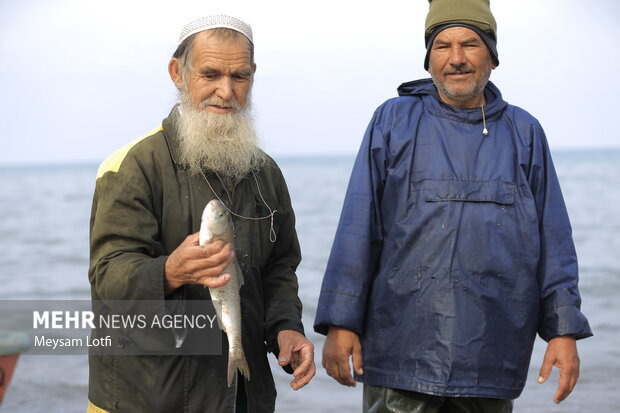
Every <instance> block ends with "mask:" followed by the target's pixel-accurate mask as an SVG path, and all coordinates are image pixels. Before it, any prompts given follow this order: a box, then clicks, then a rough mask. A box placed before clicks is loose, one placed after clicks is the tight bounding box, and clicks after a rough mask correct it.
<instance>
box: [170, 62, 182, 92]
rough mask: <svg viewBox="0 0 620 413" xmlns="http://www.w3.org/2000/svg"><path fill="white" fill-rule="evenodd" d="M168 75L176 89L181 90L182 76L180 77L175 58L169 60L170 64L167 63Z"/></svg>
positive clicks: (179, 69)
mask: <svg viewBox="0 0 620 413" xmlns="http://www.w3.org/2000/svg"><path fill="white" fill-rule="evenodd" d="M168 73H169V74H170V79H172V82H174V85H175V86H176V87H177V89H179V90H181V89H182V88H183V76H181V68H180V66H179V59H177V58H176V57H173V58H172V59H170V62H169V63H168Z"/></svg>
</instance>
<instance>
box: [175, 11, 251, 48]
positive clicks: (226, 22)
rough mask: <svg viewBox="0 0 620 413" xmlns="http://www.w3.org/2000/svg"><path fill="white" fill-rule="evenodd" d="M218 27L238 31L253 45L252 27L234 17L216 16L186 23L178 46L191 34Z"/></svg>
mask: <svg viewBox="0 0 620 413" xmlns="http://www.w3.org/2000/svg"><path fill="white" fill-rule="evenodd" d="M218 27H223V28H226V29H232V30H235V31H238V32H239V33H241V34H243V35H244V36H245V37H247V38H248V40H250V42H251V43H254V40H253V39H252V27H250V25H249V24H247V23H246V22H244V21H242V20H239V19H237V18H236V17H232V16H226V15H224V14H217V15H214V16H206V17H202V18H200V19H197V20H194V21H191V22H189V23H187V24H186V25H185V27H183V30H181V35H180V36H179V43H178V44H179V45H180V44H181V43H183V40H185V39H187V38H188V37H190V36H191V35H193V34H196V33H199V32H202V31H205V30H209V29H215V28H218Z"/></svg>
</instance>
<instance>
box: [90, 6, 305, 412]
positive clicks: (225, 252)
mask: <svg viewBox="0 0 620 413" xmlns="http://www.w3.org/2000/svg"><path fill="white" fill-rule="evenodd" d="M253 48H254V46H253V40H252V31H251V28H250V26H249V25H247V24H246V23H244V22H243V21H241V20H239V19H236V18H234V17H230V16H222V15H218V16H209V17H205V18H202V19H199V20H196V21H193V22H191V23H189V24H188V25H187V26H186V27H185V28H184V29H183V31H182V33H181V36H180V40H179V44H178V48H177V50H176V52H175V53H174V55H173V58H172V59H171V61H170V63H169V66H168V69H169V73H170V77H171V79H172V81H173V82H174V84H175V85H176V87H177V88H178V90H179V95H180V103H179V104H178V105H176V106H175V107H174V108H173V109H172V111H171V113H170V115H169V116H168V117H167V118H166V119H164V121H163V123H162V125H161V126H160V127H159V128H157V129H155V130H154V131H153V132H151V133H149V134H147V135H145V136H143V137H141V138H139V139H138V140H136V141H134V142H132V143H130V144H128V145H127V146H125V147H123V148H121V149H120V150H119V151H117V152H116V153H114V154H113V155H112V156H110V157H109V158H108V159H107V160H106V161H105V162H103V163H102V164H101V166H100V168H99V172H98V174H97V181H96V189H95V194H94V200H93V209H92V215H91V226H90V230H91V261H90V269H89V280H90V282H91V285H92V288H91V291H92V299H93V300H97V302H100V301H101V302H103V303H112V302H115V301H116V300H120V301H131V302H136V300H149V301H156V302H172V301H173V300H175V302H176V300H178V301H180V302H183V301H184V300H186V301H187V300H204V299H205V298H208V297H209V295H208V289H207V288H205V287H210V288H215V287H219V286H223V285H225V284H226V283H227V282H228V280H229V279H230V276H229V275H227V274H224V275H222V272H223V271H224V269H225V268H226V266H227V265H228V264H229V263H230V262H231V260H232V259H233V257H236V259H237V261H238V262H239V265H240V268H241V270H242V273H243V276H244V284H243V286H242V287H241V289H240V296H241V313H242V340H243V348H244V352H245V357H246V359H247V362H248V365H249V370H250V372H251V375H250V376H251V379H250V380H247V379H244V378H243V376H240V375H238V376H237V377H236V378H235V384H233V385H232V386H230V387H228V386H227V357H228V354H227V352H223V353H224V354H221V355H123V356H119V355H96V354H92V353H91V355H90V357H89V363H90V383H89V411H91V412H102V411H104V412H106V411H110V412H113V411H114V412H116V411H119V412H173V411H174V412H181V411H182V412H224V411H226V412H233V411H238V412H240V411H244V412H248V411H251V412H272V411H273V410H274V406H275V396H276V393H275V386H274V382H273V377H272V375H271V371H270V368H269V365H268V361H267V357H266V353H267V350H268V351H270V352H273V353H274V354H276V355H277V356H278V361H279V364H280V365H281V366H282V367H283V368H285V370H287V371H289V372H292V373H293V375H294V376H295V378H294V380H293V381H292V382H291V387H293V389H295V390H297V389H299V388H301V387H303V386H304V385H305V384H307V383H308V382H309V381H310V379H311V378H312V377H313V376H314V373H315V366H314V354H313V346H312V344H311V343H310V342H309V341H308V340H307V339H306V338H305V337H304V335H303V332H304V331H303V326H302V323H301V302H300V299H299V297H298V294H297V289H298V283H297V278H296V275H295V270H296V267H297V265H298V264H299V261H300V259H301V255H300V248H299V243H298V240H297V235H296V232H295V217H294V214H293V210H292V208H291V201H290V198H289V194H288V190H287V187H286V184H285V181H284V178H283V176H282V174H281V172H280V170H279V168H278V167H277V165H276V164H275V162H274V161H273V160H272V159H271V158H270V157H269V156H267V155H266V154H265V153H264V152H262V151H261V150H260V149H259V147H258V146H257V137H256V132H255V128H254V123H253V120H252V116H251V104H250V91H251V88H252V82H253V78H254V73H255V71H256V65H255V63H254V51H253V50H254V49H253ZM212 199H219V200H221V201H222V202H223V203H224V204H225V206H226V208H227V209H228V210H229V211H230V213H231V216H233V219H234V228H235V236H236V245H235V248H236V250H234V251H233V247H232V246H231V245H230V244H225V243H223V242H221V241H215V242H213V243H209V244H206V245H204V246H201V245H199V243H198V230H199V228H200V223H201V214H202V211H203V209H204V207H205V205H206V204H207V203H208V202H209V201H210V200H212ZM104 305H105V304H104ZM130 339H133V340H134V342H133V344H134V345H136V346H137V347H138V348H140V346H141V345H144V346H146V347H148V345H149V343H144V342H143V341H144V340H148V339H144V338H141V336H139V335H134V336H131V335H130ZM115 344H117V343H115ZM118 344H119V345H123V343H118ZM222 345H223V346H224V347H223V348H227V347H225V346H226V342H225V341H223V344H222Z"/></svg>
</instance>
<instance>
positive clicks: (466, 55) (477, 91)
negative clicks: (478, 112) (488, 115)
mask: <svg viewBox="0 0 620 413" xmlns="http://www.w3.org/2000/svg"><path fill="white" fill-rule="evenodd" d="M431 47H432V49H431V52H430V57H429V67H428V71H429V72H430V74H431V76H432V78H433V81H434V83H435V85H436V86H437V90H438V92H439V96H440V98H441V100H442V101H444V102H445V103H448V104H450V105H454V106H459V107H479V106H482V105H483V104H484V94H483V91H484V87H485V86H486V84H487V82H488V80H489V77H490V75H491V70H493V69H494V68H495V65H494V64H493V60H492V58H491V53H490V52H489V49H488V48H487V46H486V45H485V43H484V42H483V41H482V39H481V38H480V36H478V34H477V33H476V32H475V31H473V30H471V29H468V28H466V27H450V28H448V29H445V30H443V31H441V32H440V33H439V34H438V35H437V37H435V40H434V41H433V44H432V46H431Z"/></svg>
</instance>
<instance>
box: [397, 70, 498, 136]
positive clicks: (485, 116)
mask: <svg viewBox="0 0 620 413" xmlns="http://www.w3.org/2000/svg"><path fill="white" fill-rule="evenodd" d="M398 95H399V96H417V97H419V98H421V99H422V101H423V102H424V106H425V107H426V110H428V111H429V113H431V114H432V115H434V116H438V117H441V118H447V119H452V120H455V121H457V122H463V123H469V124H473V125H475V124H478V125H480V124H482V125H481V126H482V134H483V135H484V136H488V135H489V128H488V127H487V120H488V121H489V122H492V121H494V120H497V119H498V118H499V117H500V116H502V113H503V112H504V109H505V108H506V106H507V105H508V104H507V103H506V102H505V101H504V100H503V99H502V94H501V92H500V91H499V89H498V88H497V87H496V86H495V85H494V84H493V82H491V81H489V82H487V84H486V86H485V87H484V98H485V104H484V105H482V106H481V107H478V108H459V107H456V106H452V105H449V104H447V103H444V102H442V101H441V98H440V97H439V93H438V92H437V88H436V87H435V84H434V83H433V80H432V79H421V80H416V81H413V82H406V83H403V84H401V85H400V86H399V87H398ZM478 109H480V111H479V110H478ZM478 130H480V129H478ZM477 133H480V132H477Z"/></svg>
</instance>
